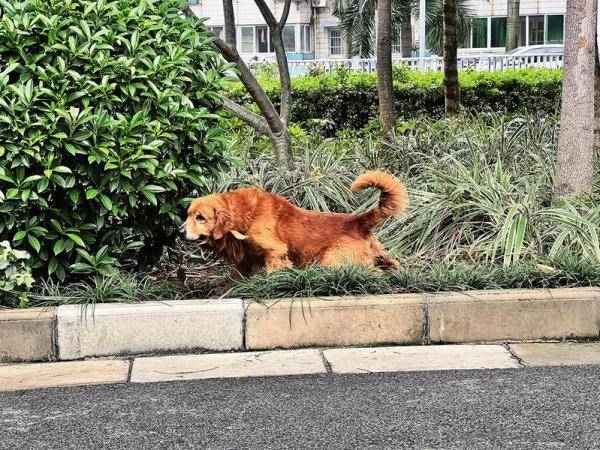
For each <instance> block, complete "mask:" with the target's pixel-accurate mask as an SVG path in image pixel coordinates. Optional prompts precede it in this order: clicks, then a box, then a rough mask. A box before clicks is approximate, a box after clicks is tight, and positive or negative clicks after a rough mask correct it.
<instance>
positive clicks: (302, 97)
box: [228, 68, 562, 131]
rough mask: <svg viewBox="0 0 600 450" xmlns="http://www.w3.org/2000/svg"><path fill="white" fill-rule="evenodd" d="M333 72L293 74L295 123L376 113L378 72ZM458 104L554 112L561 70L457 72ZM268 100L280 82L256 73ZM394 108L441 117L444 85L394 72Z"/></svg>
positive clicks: (350, 122) (335, 125)
mask: <svg viewBox="0 0 600 450" xmlns="http://www.w3.org/2000/svg"><path fill="white" fill-rule="evenodd" d="M342 75H343V76H340V75H339V74H336V73H334V74H333V75H326V76H318V77H311V76H302V77H296V78H293V79H292V117H291V120H292V121H294V122H306V121H309V120H311V119H322V120H326V121H327V122H328V124H329V130H330V131H338V130H341V129H344V128H362V127H363V126H365V125H366V124H367V123H368V122H369V121H370V120H372V119H374V118H376V117H377V104H378V103H377V102H378V100H377V99H378V97H377V76H376V74H364V73H347V71H343V73H342ZM459 81H460V85H461V103H462V106H463V108H465V110H467V111H471V112H476V111H490V110H491V111H495V112H500V113H516V112H523V111H525V110H527V111H529V112H532V113H539V114H549V113H555V112H556V110H557V108H558V106H559V104H560V95H561V88H562V71H561V70H552V69H538V68H531V69H518V70H507V71H504V72H474V71H463V72H460V74H459ZM260 82H261V85H263V86H264V87H265V89H266V92H267V93H268V95H269V97H270V98H271V100H272V101H273V102H275V103H277V102H278V101H279V95H280V87H279V84H278V81H277V80H276V79H274V78H273V77H260ZM228 95H229V96H230V97H232V98H233V99H235V100H237V101H243V102H249V97H248V95H247V93H246V91H245V90H244V89H243V87H242V86H241V85H240V84H235V85H232V86H231V87H229V90H228ZM394 95H395V98H396V111H397V112H398V114H399V116H400V117H403V118H405V119H411V118H415V117H420V116H428V117H432V118H439V117H441V116H442V115H443V112H444V87H443V83H442V74H441V73H439V72H427V73H421V72H418V71H412V70H395V71H394Z"/></svg>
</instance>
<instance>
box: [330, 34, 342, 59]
mask: <svg viewBox="0 0 600 450" xmlns="http://www.w3.org/2000/svg"><path fill="white" fill-rule="evenodd" d="M329 54H330V55H341V54H342V33H341V32H340V30H339V29H338V28H329Z"/></svg>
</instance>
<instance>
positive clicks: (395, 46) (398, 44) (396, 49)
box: [392, 30, 402, 53]
mask: <svg viewBox="0 0 600 450" xmlns="http://www.w3.org/2000/svg"><path fill="white" fill-rule="evenodd" d="M392 53H402V41H401V40H400V30H398V31H396V33H395V35H394V36H393V37H392Z"/></svg>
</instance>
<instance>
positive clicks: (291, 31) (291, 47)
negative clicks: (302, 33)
mask: <svg viewBox="0 0 600 450" xmlns="http://www.w3.org/2000/svg"><path fill="white" fill-rule="evenodd" d="M282 34H283V46H284V47H285V51H286V52H295V51H296V27H295V26H294V25H286V26H284V27H283V32H282Z"/></svg>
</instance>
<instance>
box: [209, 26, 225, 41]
mask: <svg viewBox="0 0 600 450" xmlns="http://www.w3.org/2000/svg"><path fill="white" fill-rule="evenodd" d="M208 29H209V30H210V31H212V32H213V33H215V34H216V35H217V36H219V37H220V38H221V39H224V38H225V31H224V30H223V27H208Z"/></svg>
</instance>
